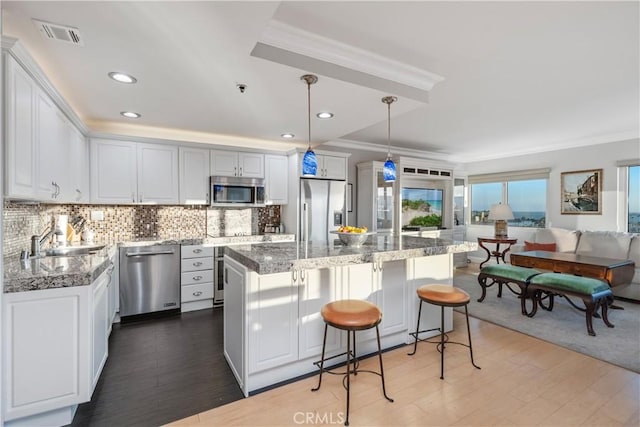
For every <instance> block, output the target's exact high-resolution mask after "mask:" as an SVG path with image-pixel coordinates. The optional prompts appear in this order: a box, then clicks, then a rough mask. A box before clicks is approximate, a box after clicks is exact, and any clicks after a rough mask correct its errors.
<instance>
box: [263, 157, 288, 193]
mask: <svg viewBox="0 0 640 427" xmlns="http://www.w3.org/2000/svg"><path fill="white" fill-rule="evenodd" d="M288 179H289V174H288V171H287V157H286V156H277V155H273V154H266V155H265V156H264V181H265V182H264V183H265V200H266V202H267V203H269V204H272V205H286V204H287V203H288V200H287V199H288V198H289V192H288V188H289V183H288Z"/></svg>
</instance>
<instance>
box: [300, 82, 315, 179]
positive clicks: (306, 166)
mask: <svg viewBox="0 0 640 427" xmlns="http://www.w3.org/2000/svg"><path fill="white" fill-rule="evenodd" d="M300 80H304V81H305V82H306V83H307V117H308V128H309V137H308V142H309V145H308V147H307V152H306V153H304V157H303V158H302V176H316V172H317V170H318V158H317V157H316V153H314V152H313V150H312V149H311V85H312V84H314V83H316V82H317V81H318V77H316V76H314V75H313V74H305V75H304V76H302V77H300Z"/></svg>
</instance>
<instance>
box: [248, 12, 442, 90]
mask: <svg viewBox="0 0 640 427" xmlns="http://www.w3.org/2000/svg"><path fill="white" fill-rule="evenodd" d="M258 42H259V43H262V44H265V45H269V46H273V47H276V48H279V49H283V50H286V51H290V52H294V53H296V54H299V55H304V56H307V57H310V58H314V59H317V60H321V61H325V62H329V63H332V64H335V65H339V66H341V67H345V68H347V69H350V70H355V71H358V72H362V73H365V74H369V75H372V76H375V77H378V78H382V79H384V80H389V81H393V82H397V83H400V84H403V85H406V86H409V87H412V88H416V89H419V90H423V91H430V90H431V89H432V88H433V86H434V85H435V84H436V83H438V82H441V81H442V80H444V77H442V76H440V75H438V74H435V73H432V72H430V71H426V70H423V69H421V68H418V67H414V66H412V65H409V64H405V63H403V62H399V61H395V60H393V59H389V58H386V57H384V56H382V55H378V54H376V53H374V52H370V51H367V50H364V49H360V48H357V47H355V46H351V45H348V44H345V43H341V42H338V41H336V40H333V39H330V38H327V37H324V36H320V35H318V34H315V33H311V32H309V31H305V30H302V29H300V28H297V27H294V26H291V25H289V24H285V23H283V22H280V21H271V22H270V23H269V25H268V26H267V28H266V30H265V31H264V33H263V34H262V36H261V37H260V39H259V40H258Z"/></svg>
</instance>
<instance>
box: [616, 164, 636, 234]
mask: <svg viewBox="0 0 640 427" xmlns="http://www.w3.org/2000/svg"><path fill="white" fill-rule="evenodd" d="M617 163H618V230H621V231H625V230H626V231H627V232H629V233H640V159H630V160H620V161H618V162H617Z"/></svg>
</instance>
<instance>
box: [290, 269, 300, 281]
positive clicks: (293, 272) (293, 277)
mask: <svg viewBox="0 0 640 427" xmlns="http://www.w3.org/2000/svg"><path fill="white" fill-rule="evenodd" d="M291 280H292V281H293V283H296V281H297V280H298V271H297V270H291Z"/></svg>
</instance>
